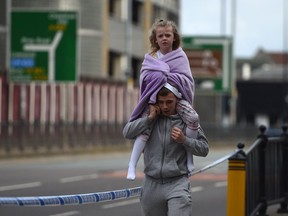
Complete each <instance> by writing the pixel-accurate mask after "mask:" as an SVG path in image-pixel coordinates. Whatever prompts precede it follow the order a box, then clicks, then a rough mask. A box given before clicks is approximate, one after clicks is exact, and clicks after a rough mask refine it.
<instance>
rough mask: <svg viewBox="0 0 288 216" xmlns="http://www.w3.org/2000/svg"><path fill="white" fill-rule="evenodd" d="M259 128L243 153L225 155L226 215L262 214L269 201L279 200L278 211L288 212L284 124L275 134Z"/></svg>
mask: <svg viewBox="0 0 288 216" xmlns="http://www.w3.org/2000/svg"><path fill="white" fill-rule="evenodd" d="M259 129H260V135H259V136H258V138H257V139H256V141H255V142H254V143H253V144H252V145H251V147H250V148H249V149H248V150H247V151H246V153H245V152H244V151H242V150H241V151H239V152H238V153H237V154H235V155H234V156H233V157H231V158H229V170H228V188H227V190H228V193H227V195H228V196H227V215H228V216H232V215H233V216H244V215H247V216H248V215H249V216H253V215H259V216H261V215H262V216H265V215H266V211H267V207H268V206H269V205H273V204H280V208H279V209H278V213H288V209H287V204H288V133H287V126H283V127H282V132H280V133H279V132H278V133H277V134H276V133H275V131H274V132H273V133H271V130H270V131H266V127H264V126H261V127H260V128H259ZM240 147H241V148H243V147H244V145H241V146H240Z"/></svg>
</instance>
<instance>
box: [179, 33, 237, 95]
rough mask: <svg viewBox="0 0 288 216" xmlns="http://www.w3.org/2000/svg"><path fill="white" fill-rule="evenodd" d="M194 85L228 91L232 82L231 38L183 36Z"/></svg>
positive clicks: (184, 48)
mask: <svg viewBox="0 0 288 216" xmlns="http://www.w3.org/2000/svg"><path fill="white" fill-rule="evenodd" d="M183 50H184V51H185V52H186V54H187V57H188V60H189V63H190V68H191V71H192V74H193V77H194V79H195V83H196V87H197V88H200V89H212V90H215V91H230V90H231V84H232V40H231V38H227V37H183Z"/></svg>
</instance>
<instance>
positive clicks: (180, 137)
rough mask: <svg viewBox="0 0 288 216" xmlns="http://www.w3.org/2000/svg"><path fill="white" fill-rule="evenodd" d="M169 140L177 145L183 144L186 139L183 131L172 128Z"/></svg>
mask: <svg viewBox="0 0 288 216" xmlns="http://www.w3.org/2000/svg"><path fill="white" fill-rule="evenodd" d="M171 138H172V139H173V140H174V141H175V142H177V143H179V144H183V143H184V141H185V139H186V137H185V135H184V133H183V131H182V130H181V129H179V128H177V127H173V128H172V131H171Z"/></svg>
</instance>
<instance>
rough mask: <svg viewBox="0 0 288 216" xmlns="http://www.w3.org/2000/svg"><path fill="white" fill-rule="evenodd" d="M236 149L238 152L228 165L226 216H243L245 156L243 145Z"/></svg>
mask: <svg viewBox="0 0 288 216" xmlns="http://www.w3.org/2000/svg"><path fill="white" fill-rule="evenodd" d="M237 147H238V149H239V151H238V152H237V153H236V154H235V155H233V156H232V157H231V158H229V163H228V186H227V216H244V215H245V191H246V170H245V168H246V154H245V152H244V151H243V150H242V149H243V148H244V144H243V143H239V144H238V146H237Z"/></svg>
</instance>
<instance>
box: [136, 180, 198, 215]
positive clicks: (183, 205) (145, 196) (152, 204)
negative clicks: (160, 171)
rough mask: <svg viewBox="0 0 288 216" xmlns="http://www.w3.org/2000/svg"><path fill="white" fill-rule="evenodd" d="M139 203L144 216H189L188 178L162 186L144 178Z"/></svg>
mask: <svg viewBox="0 0 288 216" xmlns="http://www.w3.org/2000/svg"><path fill="white" fill-rule="evenodd" d="M140 203H141V208H142V214H143V215H145V216H191V215H192V198H191V191H190V182H189V178H188V177H186V176H185V177H182V178H180V179H177V180H174V181H172V182H168V183H164V184H162V183H159V182H156V181H154V180H152V179H151V178H149V177H148V178H147V177H146V178H145V181H144V185H143V189H142V193H141V196H140Z"/></svg>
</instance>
